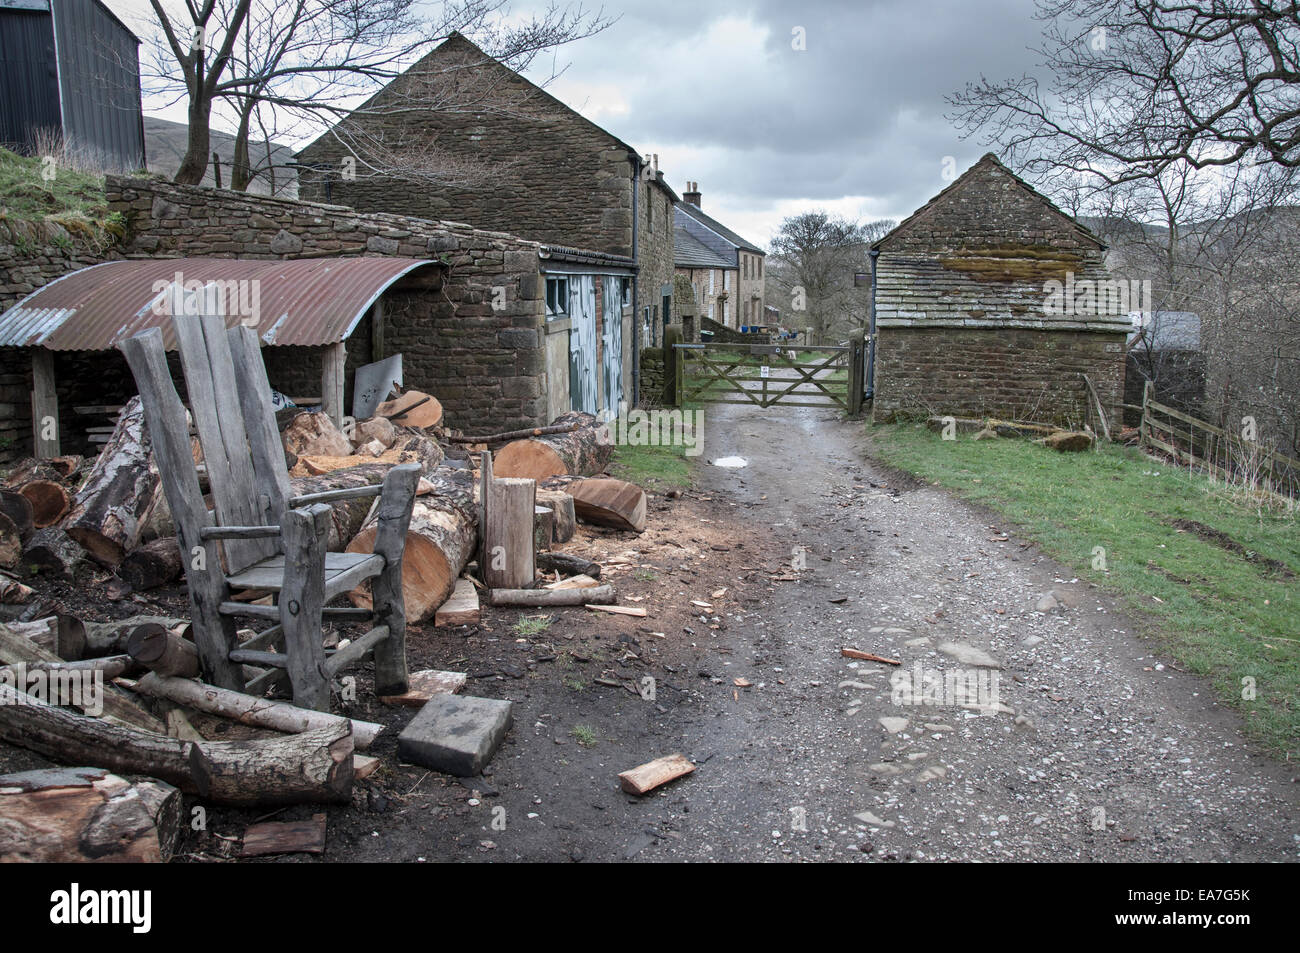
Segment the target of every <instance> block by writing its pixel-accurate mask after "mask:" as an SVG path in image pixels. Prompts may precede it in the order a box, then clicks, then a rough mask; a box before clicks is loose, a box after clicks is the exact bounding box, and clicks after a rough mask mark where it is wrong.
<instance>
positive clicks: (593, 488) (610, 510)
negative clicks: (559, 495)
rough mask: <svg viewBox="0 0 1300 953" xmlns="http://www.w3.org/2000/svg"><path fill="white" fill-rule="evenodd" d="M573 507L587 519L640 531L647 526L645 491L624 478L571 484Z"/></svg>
mask: <svg viewBox="0 0 1300 953" xmlns="http://www.w3.org/2000/svg"><path fill="white" fill-rule="evenodd" d="M569 495H570V496H572V497H573V507H574V510H575V511H576V512H577V514H578V519H580V520H582V521H583V522H584V523H596V524H598V525H600V526H612V527H614V528H615V529H627V530H631V531H632V532H634V533H640V532H643V531H644V530H645V527H646V515H645V507H646V499H645V491H643V490H642V489H641V488H640V487H639V486H634V485H633V484H631V483H627V482H624V481H623V480H608V479H603V480H582V481H580V482H578V483H571V484H570V485H569Z"/></svg>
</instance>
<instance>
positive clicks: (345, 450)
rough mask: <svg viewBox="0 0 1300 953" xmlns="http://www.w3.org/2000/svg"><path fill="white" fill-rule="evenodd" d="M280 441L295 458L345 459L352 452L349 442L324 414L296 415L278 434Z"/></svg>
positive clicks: (307, 413) (305, 412)
mask: <svg viewBox="0 0 1300 953" xmlns="http://www.w3.org/2000/svg"><path fill="white" fill-rule="evenodd" d="M280 440H281V441H282V442H283V443H284V449H285V450H286V451H288V452H289V453H292V454H293V455H294V456H295V457H304V456H308V457H346V456H347V455H348V454H350V453H351V452H352V443H351V441H349V440H348V438H347V437H345V436H343V432H342V431H341V430H339V428H338V427H336V426H334V421H333V420H331V419H330V416H329V414H325V413H311V412H308V411H304V412H303V413H300V414H298V415H296V416H295V417H294V418H293V419H292V420H290V421H289V425H288V426H287V427H285V428H284V430H282V431H281V432H280Z"/></svg>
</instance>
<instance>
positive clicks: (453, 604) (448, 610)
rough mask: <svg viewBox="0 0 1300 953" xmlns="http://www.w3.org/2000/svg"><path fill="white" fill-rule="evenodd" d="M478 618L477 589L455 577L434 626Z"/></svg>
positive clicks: (464, 580) (465, 621)
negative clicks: (448, 595) (454, 585)
mask: <svg viewBox="0 0 1300 953" xmlns="http://www.w3.org/2000/svg"><path fill="white" fill-rule="evenodd" d="M593 581H594V580H593ZM478 620H479V604H478V590H477V589H475V588H474V583H473V582H471V581H470V580H468V579H465V578H463V577H462V578H460V579H457V580H456V587H455V588H454V589H452V591H451V597H450V598H448V600H447V601H446V602H444V603H443V604H442V605H441V606H439V607H438V611H437V612H435V613H434V616H433V624H434V625H435V626H451V625H476V624H477V623H478Z"/></svg>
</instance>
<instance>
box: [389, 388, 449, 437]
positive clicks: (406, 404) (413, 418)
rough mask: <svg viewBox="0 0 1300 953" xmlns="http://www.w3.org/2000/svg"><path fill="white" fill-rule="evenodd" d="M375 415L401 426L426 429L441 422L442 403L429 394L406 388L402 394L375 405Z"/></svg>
mask: <svg viewBox="0 0 1300 953" xmlns="http://www.w3.org/2000/svg"><path fill="white" fill-rule="evenodd" d="M375 416H376V417H385V418H387V419H388V420H391V421H392V422H393V423H395V424H397V425H398V426H401V427H419V428H421V429H424V430H427V429H429V428H430V427H436V426H438V424H440V423H442V404H441V403H439V401H438V399H437V398H436V397H432V396H430V395H429V394H425V393H422V392H420V391H418V390H408V391H407V392H406V393H405V394H403V395H402V396H400V397H394V398H393V399H392V400H386V401H384V402H383V403H382V404H380V405H379V406H378V407H376V408H375Z"/></svg>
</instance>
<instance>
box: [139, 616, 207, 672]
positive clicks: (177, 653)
mask: <svg viewBox="0 0 1300 953" xmlns="http://www.w3.org/2000/svg"><path fill="white" fill-rule="evenodd" d="M126 654H127V655H129V656H131V658H133V659H135V660H136V661H137V662H139V663H140V664H141V665H143V666H144V667H145V668H147V669H149V671H151V672H156V673H158V674H159V675H174V676H176V677H178V678H197V677H198V674H199V650H198V647H197V646H196V645H195V644H194V643H193V642H188V641H186V640H185V639H183V638H181V636H180V633H179V631H177V632H173V631H171V630H170V629H165V628H163V627H162V626H161V625H159V624H158V623H156V622H146V623H145V624H144V625H141V626H137V627H136V628H135V630H134V631H132V632H131V634H130V636H128V637H127V640H126Z"/></svg>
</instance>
